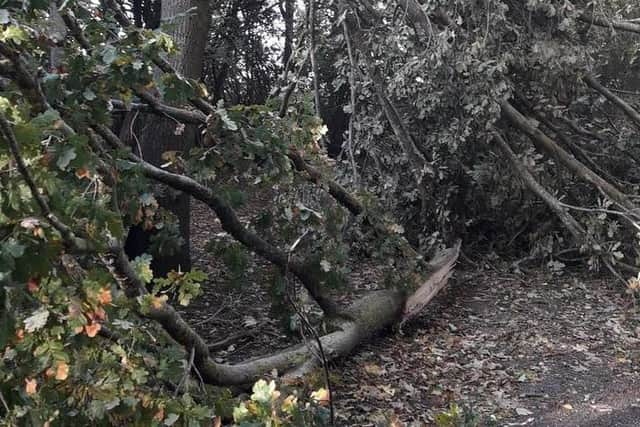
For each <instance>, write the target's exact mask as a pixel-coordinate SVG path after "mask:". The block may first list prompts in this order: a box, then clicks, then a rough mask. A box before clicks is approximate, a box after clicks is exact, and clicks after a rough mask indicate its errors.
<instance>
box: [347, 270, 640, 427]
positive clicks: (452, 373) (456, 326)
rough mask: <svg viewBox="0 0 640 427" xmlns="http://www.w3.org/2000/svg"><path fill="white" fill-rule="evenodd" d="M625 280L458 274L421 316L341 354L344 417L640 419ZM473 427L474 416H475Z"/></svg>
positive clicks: (536, 421)
mask: <svg viewBox="0 0 640 427" xmlns="http://www.w3.org/2000/svg"><path fill="white" fill-rule="evenodd" d="M628 302H629V300H628V299H625V298H623V297H621V295H620V287H619V285H618V286H617V287H615V286H614V287H613V289H611V288H608V286H607V283H606V282H604V281H602V280H585V279H582V278H578V277H576V276H573V277H572V276H571V275H569V274H567V275H564V276H560V277H554V276H551V275H543V274H539V275H537V276H531V275H528V276H527V277H526V280H523V278H521V277H519V276H512V275H505V274H500V273H498V272H466V273H458V275H457V279H455V280H454V284H453V285H452V286H451V287H450V288H449V289H448V290H446V291H445V293H444V294H442V295H440V296H439V297H438V299H437V300H436V301H435V303H434V304H433V305H432V306H431V309H430V310H429V312H428V313H426V314H425V316H424V317H422V318H421V319H418V320H417V321H416V322H414V323H413V324H412V325H411V326H410V328H407V329H406V330H405V331H404V335H399V334H393V335H388V336H386V337H383V338H381V339H380V340H378V341H377V342H375V343H372V344H369V345H366V346H364V347H363V348H362V349H361V351H360V352H359V353H358V355H357V356H356V357H355V358H353V359H351V360H346V361H344V362H343V365H342V366H340V367H339V369H342V370H344V382H343V383H341V384H340V386H339V388H338V396H337V397H338V399H337V406H338V408H339V412H340V413H341V414H342V416H343V422H344V424H345V425H374V423H373V422H374V421H375V420H376V419H384V415H385V414H386V415H389V414H391V413H394V414H396V416H398V417H399V419H400V420H402V421H403V422H406V423H408V424H409V425H412V424H413V425H425V424H426V425H432V424H433V423H434V416H435V415H436V414H439V413H441V412H443V411H446V410H448V409H449V405H450V404H451V403H452V402H455V403H457V404H458V405H460V406H466V407H469V408H471V409H472V412H473V413H474V414H475V415H476V416H477V418H479V419H480V421H481V423H480V425H492V424H493V425H499V426H503V425H505V426H508V425H513V426H515V425H528V426H558V427H559V426H562V427H565V426H567V427H569V426H591V427H596V426H601V427H613V426H640V389H639V386H640V368H639V367H638V361H639V359H640V347H639V346H638V343H639V342H640V340H639V339H638V338H639V334H640V328H638V325H639V323H638V316H637V315H635V314H633V310H632V309H630V310H627V309H625V307H624V306H625V304H627V303H628ZM470 425H473V424H470Z"/></svg>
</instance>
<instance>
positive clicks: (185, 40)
mask: <svg viewBox="0 0 640 427" xmlns="http://www.w3.org/2000/svg"><path fill="white" fill-rule="evenodd" d="M161 17H162V23H163V25H165V26H166V30H167V31H168V33H169V34H170V35H171V36H172V37H173V39H174V42H175V43H176V47H177V48H178V53H177V54H175V55H172V56H170V57H169V58H167V59H168V61H169V62H170V63H171V65H172V66H173V67H174V68H175V69H176V71H177V73H178V74H180V75H182V76H183V77H185V78H189V79H199V78H200V77H201V75H202V68H203V57H204V50H205V45H206V41H207V38H208V33H209V24H210V21H211V19H210V18H211V14H210V10H209V2H208V1H202V0H164V1H163V2H162V11H161ZM176 126H177V123H176V122H175V121H173V120H170V119H167V118H164V117H158V116H156V115H154V114H144V113H143V114H139V113H136V112H132V113H129V114H128V117H127V119H125V123H124V125H123V129H122V131H121V137H122V138H123V140H125V141H127V142H128V143H129V144H130V145H131V146H133V147H134V149H135V150H136V151H138V152H139V153H138V154H139V155H140V157H142V158H144V159H145V160H146V161H148V162H149V163H151V164H153V165H161V164H162V163H164V160H163V159H162V154H163V153H164V152H167V151H177V152H179V153H185V154H186V153H187V152H188V151H189V150H190V149H191V148H192V147H193V146H194V145H196V143H197V140H198V137H199V131H198V127H197V126H196V125H192V124H188V125H187V126H186V128H185V129H184V132H182V133H180V132H176ZM160 193H161V194H160V195H159V197H158V200H159V202H160V205H161V206H162V207H164V208H166V209H168V210H169V211H171V212H172V213H173V214H174V215H175V216H176V217H177V219H178V221H179V225H180V236H181V237H182V239H183V244H182V247H181V250H180V251H179V252H178V253H176V254H165V255H161V254H153V255H154V261H153V264H152V268H153V271H154V273H155V275H156V276H164V275H166V274H167V273H168V272H169V271H171V270H177V269H178V268H180V269H181V270H183V271H184V270H188V269H189V268H190V267H191V257H190V247H189V239H190V236H191V233H190V218H191V206H190V196H188V195H186V194H184V193H182V192H176V191H173V190H169V189H168V188H163V189H162V190H161V191H160ZM132 231H133V233H132V232H130V233H129V236H128V239H127V247H128V248H131V247H135V246H147V245H146V244H145V242H146V241H148V240H149V236H147V235H144V234H145V233H147V234H148V232H147V231H145V230H142V229H140V228H139V227H136V228H134V229H133V230H132ZM140 243H142V245H140ZM143 249H144V250H142V251H140V250H138V251H136V252H146V251H147V249H148V247H144V248H143ZM128 252H130V251H128ZM138 254H139V253H128V255H129V256H136V255H138Z"/></svg>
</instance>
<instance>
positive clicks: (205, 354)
mask: <svg viewBox="0 0 640 427" xmlns="http://www.w3.org/2000/svg"><path fill="white" fill-rule="evenodd" d="M459 250H460V243H458V244H457V245H456V246H455V247H454V248H452V249H448V250H445V251H443V252H442V255H441V256H437V257H436V258H437V262H438V264H439V265H440V268H439V269H438V270H436V271H435V272H433V273H432V274H431V275H429V277H427V278H426V279H425V280H424V282H423V285H422V286H420V288H419V289H418V290H417V291H416V292H415V293H414V294H413V295H411V296H409V297H408V298H407V297H406V294H405V292H404V291H401V290H381V291H373V292H370V293H368V294H366V295H365V296H363V297H361V298H359V299H358V300H356V302H354V303H353V304H352V305H351V306H349V307H348V308H347V310H346V313H347V314H348V317H349V319H350V320H345V321H341V322H340V323H339V324H338V327H337V330H336V331H334V332H331V333H329V334H327V335H324V336H322V337H320V343H321V345H322V348H323V352H324V355H325V358H326V359H327V360H332V359H335V358H338V357H343V356H347V355H348V354H350V353H351V352H353V350H354V349H355V348H356V347H357V346H358V345H359V344H360V343H362V342H363V341H365V340H367V339H369V338H371V337H372V336H374V335H375V334H377V333H379V332H381V331H383V330H384V329H385V328H387V327H389V326H392V325H394V324H396V323H397V322H398V321H400V320H402V323H404V322H406V321H407V320H410V319H412V318H415V317H416V316H417V315H418V314H419V313H420V312H421V311H422V309H423V308H424V307H425V306H426V305H427V304H428V303H429V302H430V301H431V300H432V299H433V298H434V297H435V296H436V295H437V293H438V292H439V291H440V290H441V289H442V288H443V287H444V286H445V285H446V283H447V281H448V279H449V278H450V276H451V274H452V270H453V266H454V265H455V262H456V261H457V259H458V255H459ZM115 255H116V267H117V271H118V272H119V273H120V274H122V275H124V276H125V280H126V282H127V287H130V288H133V289H134V290H136V291H137V292H140V293H146V289H145V288H144V284H142V282H141V281H140V279H139V278H138V277H137V275H136V273H135V272H134V271H133V269H132V268H131V265H130V263H129V261H128V259H127V258H126V255H125V254H124V252H122V251H121V250H120V251H116V252H115ZM407 303H410V305H407ZM408 308H409V309H410V311H409V312H408V311H407V309H408ZM146 316H147V317H149V318H151V319H153V320H155V321H157V322H158V323H159V324H160V325H162V327H163V329H164V330H165V331H166V332H167V333H168V334H169V335H170V336H171V338H173V339H174V340H175V341H176V342H177V343H178V344H180V345H182V346H183V347H184V348H185V350H187V351H193V352H194V365H195V367H196V368H197V369H198V372H199V373H200V375H201V376H202V379H203V380H204V381H205V382H207V383H210V384H214V385H226V386H229V385H245V384H251V383H253V382H255V381H256V380H257V379H259V378H260V377H261V376H264V375H266V374H268V373H270V372H272V371H273V370H276V371H277V372H278V373H279V374H281V375H282V374H284V376H286V377H289V378H291V377H297V376H300V375H303V374H306V373H307V372H309V370H310V369H312V368H313V367H315V366H316V365H317V363H318V362H319V361H318V360H316V359H315V354H317V352H316V351H313V349H312V348H311V347H309V346H314V345H315V344H314V343H309V344H299V345H296V346H293V347H290V348H287V349H285V350H282V351H279V352H277V353H274V354H272V355H268V356H263V357H258V358H255V359H252V360H248V361H246V362H242V363H239V364H235V365H228V364H221V363H217V362H215V361H214V360H213V358H212V357H211V355H210V352H209V348H208V346H207V345H206V343H205V342H204V340H203V339H202V338H201V337H200V335H198V333H197V332H196V331H195V330H194V329H193V328H191V326H190V325H189V324H188V323H187V322H185V321H184V319H182V317H181V316H180V314H179V313H178V312H177V311H175V309H174V308H173V307H172V306H171V305H169V304H167V303H163V304H162V306H161V307H160V308H154V309H151V310H150V312H149V313H148V314H146Z"/></svg>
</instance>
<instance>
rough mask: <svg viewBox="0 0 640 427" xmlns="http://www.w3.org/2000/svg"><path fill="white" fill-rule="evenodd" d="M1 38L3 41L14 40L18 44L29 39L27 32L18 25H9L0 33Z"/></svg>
mask: <svg viewBox="0 0 640 427" xmlns="http://www.w3.org/2000/svg"><path fill="white" fill-rule="evenodd" d="M0 40H1V41H3V42H13V43H15V44H17V45H20V44H22V43H23V42H26V41H27V40H29V37H28V36H27V32H26V31H25V30H23V29H22V28H21V27H18V26H16V25H9V26H8V27H7V28H5V29H4V31H3V32H2V33H0Z"/></svg>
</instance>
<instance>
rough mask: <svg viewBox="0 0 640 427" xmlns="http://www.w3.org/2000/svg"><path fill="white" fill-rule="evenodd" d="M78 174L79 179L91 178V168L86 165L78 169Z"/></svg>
mask: <svg viewBox="0 0 640 427" xmlns="http://www.w3.org/2000/svg"><path fill="white" fill-rule="evenodd" d="M76 176H77V177H78V178H79V179H83V178H87V179H91V174H90V173H89V170H88V169H87V168H84V167H82V168H79V169H76Z"/></svg>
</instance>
